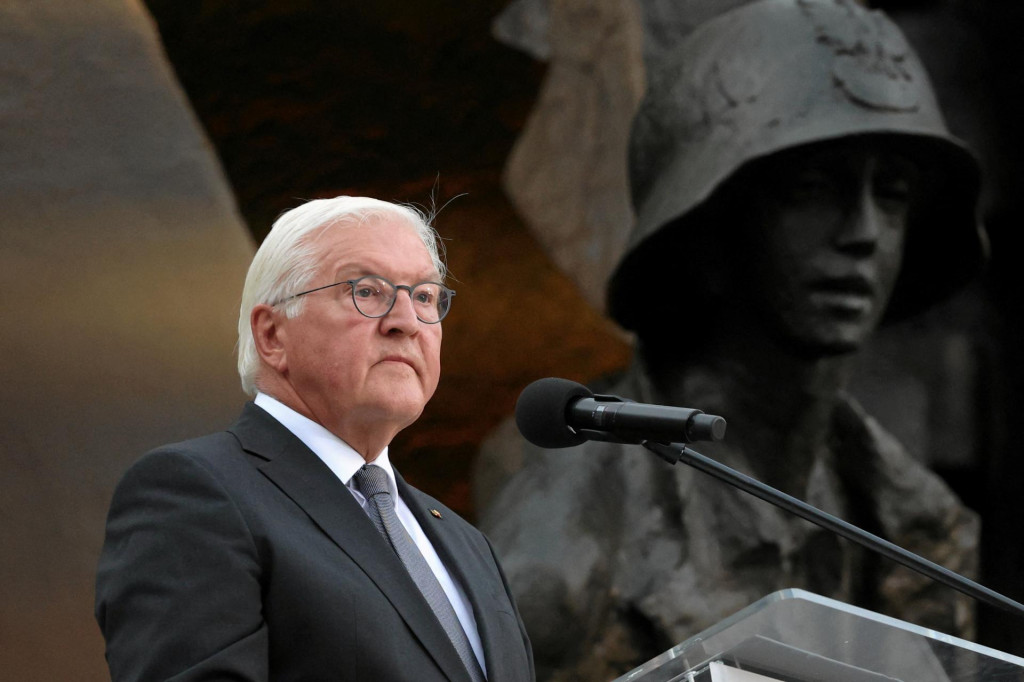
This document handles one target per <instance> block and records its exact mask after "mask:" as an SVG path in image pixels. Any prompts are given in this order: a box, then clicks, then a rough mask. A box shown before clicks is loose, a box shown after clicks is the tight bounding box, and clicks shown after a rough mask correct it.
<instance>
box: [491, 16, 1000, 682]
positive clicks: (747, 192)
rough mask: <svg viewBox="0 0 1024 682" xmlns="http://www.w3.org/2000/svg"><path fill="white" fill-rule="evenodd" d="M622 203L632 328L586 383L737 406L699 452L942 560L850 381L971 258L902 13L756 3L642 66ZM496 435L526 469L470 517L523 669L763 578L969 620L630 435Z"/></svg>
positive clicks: (944, 541) (954, 149) (622, 286)
mask: <svg viewBox="0 0 1024 682" xmlns="http://www.w3.org/2000/svg"><path fill="white" fill-rule="evenodd" d="M630 178H631V182H632V192H633V202H634V206H635V208H636V212H637V225H636V229H635V232H634V234H633V237H632V240H631V242H630V244H629V247H628V249H627V252H626V254H625V256H624V257H623V259H622V261H621V262H620V264H619V265H618V268H617V269H616V271H615V273H614V275H613V277H612V279H611V282H610V285H609V290H608V301H609V309H610V311H611V314H612V316H613V317H614V318H615V319H616V320H617V321H618V322H619V323H620V324H622V325H623V326H624V327H626V328H628V329H631V330H633V331H635V332H636V334H637V338H638V344H637V352H636V357H635V361H634V363H633V365H632V367H630V369H629V370H628V371H627V372H626V373H625V375H624V376H622V377H619V378H618V380H617V381H616V382H615V383H614V384H612V385H610V386H609V385H604V386H600V387H595V388H598V389H599V390H600V392H602V393H612V394H617V395H621V396H626V397H628V398H632V399H634V400H638V401H640V402H645V403H657V404H669V405H682V406H689V407H697V408H700V409H703V410H705V411H707V412H709V413H712V414H720V415H722V416H724V417H726V418H727V419H728V420H729V432H728V437H727V438H726V440H725V441H724V442H723V443H712V444H702V447H699V448H698V449H699V450H700V451H701V452H703V453H704V454H707V455H709V456H712V457H714V458H716V459H718V460H719V461H722V462H724V463H726V464H728V465H729V466H731V467H733V468H736V469H739V470H741V471H744V472H746V473H748V474H750V475H753V476H755V477H757V478H759V479H760V480H762V481H765V482H766V483H768V484H770V485H772V486H773V487H776V488H779V489H781V490H783V491H784V492H786V493H789V494H790V495H793V496H796V497H799V498H801V499H804V500H807V501H808V502H810V503H811V504H813V505H815V506H817V507H819V508H822V509H824V510H825V511H828V512H830V513H832V514H833V515H835V516H838V517H840V518H844V519H846V520H848V521H850V522H852V523H855V524H857V525H859V526H861V527H865V528H867V529H868V530H870V531H872V532H874V533H876V534H879V535H882V536H884V537H886V538H887V539H889V540H891V541H893V542H895V543H896V544H899V545H901V546H903V547H906V548H908V549H910V550H911V551H914V552H917V553H919V554H923V555H925V556H927V557H928V558H931V559H933V560H935V561H939V562H940V563H942V564H944V565H946V566H948V567H949V568H951V569H953V570H955V571H958V572H962V573H967V574H971V573H973V572H974V570H975V569H976V560H977V542H978V527H977V519H976V517H975V515H974V514H973V513H972V512H971V511H969V510H967V509H965V508H964V507H963V505H962V504H961V503H960V502H959V500H958V499H957V498H956V497H955V495H953V493H952V492H951V491H950V490H949V488H948V487H947V486H946V485H945V484H944V483H943V482H942V481H941V480H940V479H939V478H938V477H937V476H935V475H934V474H933V473H931V472H929V471H928V470H926V469H925V468H924V467H923V466H922V465H921V464H920V463H919V462H917V461H915V460H914V459H913V458H912V457H911V456H910V455H909V454H908V453H907V452H906V451H905V450H904V449H903V448H902V447H901V445H900V444H899V443H898V442H896V441H895V439H894V438H893V437H892V436H891V435H890V434H888V433H887V432H885V431H884V430H883V429H882V428H881V427H880V425H879V424H878V423H877V422H876V421H875V420H873V419H871V418H870V417H869V416H868V415H867V414H865V412H864V410H863V409H862V408H861V407H860V406H859V405H858V404H857V403H856V402H855V401H854V400H853V399H852V398H851V397H850V396H849V395H848V394H847V393H846V392H845V390H844V388H845V385H846V381H847V377H848V375H849V373H850V371H851V367H852V363H853V360H854V359H855V352H856V351H857V349H859V348H860V347H861V346H862V345H863V344H864V342H865V341H866V340H867V339H868V337H869V336H870V335H871V333H872V332H873V331H874V329H875V328H876V327H877V326H878V325H879V324H880V323H881V322H882V321H883V320H885V319H897V318H900V317H903V316H906V315H909V314H910V313H912V312H914V311H917V310H921V309H923V308H925V307H926V306H928V305H929V304H931V303H932V302H934V301H935V300H937V299H938V298H940V297H941V296H942V295H944V294H945V293H947V292H949V291H951V290H952V289H955V288H956V287H957V286H959V285H960V284H961V283H962V282H963V281H964V279H965V278H966V277H968V276H970V275H971V274H973V273H974V272H976V270H977V267H978V265H979V263H980V261H981V256H982V253H983V241H982V239H981V237H980V233H979V230H978V225H977V221H976V216H975V211H976V202H977V197H978V185H979V179H978V169H977V166H976V164H975V162H974V160H973V158H972V157H971V156H970V154H969V153H968V152H967V151H966V150H965V149H964V148H963V147H962V146H961V145H960V144H959V143H958V142H957V141H956V140H954V139H952V138H951V137H950V136H949V134H948V133H947V132H946V129H945V125H944V123H943V121H942V117H941V115H940V113H939V110H938V107H937V104H936V102H935V99H934V96H933V94H932V92H931V88H930V86H929V84H928V80H927V77H926V75H925V73H924V71H923V68H922V66H921V64H920V62H919V61H918V60H917V58H916V57H915V55H914V54H913V52H912V51H911V50H910V48H909V46H908V45H907V43H906V41H905V40H904V38H903V36H902V35H901V34H900V33H899V31H898V29H897V28H896V27H895V25H893V24H892V23H891V22H890V21H889V20H888V19H887V18H886V17H884V16H883V15H881V14H879V13H877V12H869V11H868V10H865V9H864V8H863V7H861V6H860V5H858V4H857V3H855V2H852V1H851V0H760V1H757V2H752V3H750V4H748V5H745V6H743V7H741V8H738V9H735V10H733V11H731V12H728V13H726V14H723V15H722V16H720V17H718V18H716V19H713V20H711V21H709V22H708V23H706V24H704V25H703V26H701V27H699V28H697V29H696V30H695V31H694V32H693V34H691V35H690V36H689V37H688V38H687V39H686V40H685V41H684V42H683V43H681V44H680V45H679V46H678V47H677V49H676V50H675V51H674V52H672V54H671V55H670V56H669V57H668V58H667V60H666V62H665V63H663V64H661V65H660V67H659V68H658V69H657V70H656V71H655V72H653V73H652V74H651V80H650V83H649V85H648V94H647V97H646V99H645V101H644V103H643V105H642V106H641V109H640V111H639V113H638V115H637V118H636V121H635V124H634V128H633V134H632V138H631V164H630ZM521 447H523V448H525V450H520V451H519V452H518V453H512V452H511V451H510V449H509V448H508V447H507V446H505V447H500V446H496V445H492V446H491V447H490V448H488V449H487V450H485V451H484V452H483V453H482V455H481V459H480V462H479V465H480V466H481V471H485V470H494V469H495V468H497V467H499V466H502V462H507V461H520V462H521V463H522V468H521V469H520V470H519V471H518V472H516V473H514V474H512V475H511V476H510V477H509V478H508V479H507V480H505V481H503V482H502V484H501V485H500V486H498V488H499V492H498V493H497V494H496V495H495V496H494V498H493V499H492V500H491V501H490V504H489V505H487V508H486V509H485V510H484V511H483V513H482V515H481V526H482V527H483V528H484V529H485V530H486V531H487V532H488V533H489V535H490V536H491V537H492V538H493V539H494V542H495V544H496V546H498V547H499V548H500V550H501V552H502V556H503V557H504V558H505V565H506V568H507V570H508V572H509V578H510V581H511V583H512V585H513V589H514V590H515V592H516V595H517V596H518V597H519V605H520V608H521V609H522V612H523V617H524V620H525V621H526V624H527V627H528V629H529V631H530V636H531V638H532V641H533V644H534V649H535V653H536V656H537V669H538V677H539V678H543V679H550V680H580V679H583V680H602V679H605V680H606V679H610V678H611V677H613V676H614V675H615V674H617V673H622V672H624V671H626V670H628V669H629V668H630V667H632V666H635V665H638V664H639V663H641V662H643V661H644V660H646V659H647V658H650V657H652V656H654V655H655V654H657V653H659V652H661V651H662V650H664V649H667V648H668V647H670V646H671V645H672V644H675V643H678V642H681V641H683V640H684V639H686V638H688V637H690V636H692V635H694V634H696V633H698V632H700V631H701V630H703V629H705V628H707V627H710V626H711V625H713V624H714V623H716V622H718V621H720V620H721V619H722V618H724V617H726V616H728V615H729V614H731V613H733V612H735V611H737V610H739V609H740V608H742V607H744V606H746V605H747V604H749V603H751V602H753V601H755V600H757V599H759V598H760V597H762V596H764V595H766V594H768V593H770V592H773V591H775V590H778V589H782V588H788V587H800V588H804V589H807V590H810V591H813V592H817V593H819V594H823V595H826V596H830V597H833V598H837V599H840V600H843V601H846V602H849V603H854V604H858V605H861V606H865V607H867V608H870V609H874V610H878V611H883V612H885V613H888V614H891V615H894V616H897V617H899V618H903V619H906V620H909V621H912V622H915V623H918V624H920V625H925V626H929V627H933V628H936V629H938V630H942V631H945V632H950V633H955V634H960V635H969V634H970V633H971V627H972V617H971V609H970V604H969V603H967V602H966V600H965V599H964V598H963V597H962V596H961V595H958V594H957V593H955V592H952V591H951V590H949V589H947V588H944V587H942V586H939V585H936V584H934V583H932V582H930V581H929V580H928V579H926V578H922V577H920V576H918V575H916V574H913V573H911V572H910V571H908V570H906V569H903V568H901V567H899V566H896V565H895V564H893V563H891V562H887V561H885V560H883V559H881V558H880V557H877V556H873V555H870V554H869V553H867V552H865V551H863V550H862V549H861V548H859V547H857V546H853V545H850V544H847V543H845V542H843V541H841V540H839V539H838V538H837V537H836V536H834V535H833V534H831V533H829V532H827V531H824V530H821V529H819V528H817V527H815V526H812V525H810V524H808V523H806V522H804V521H801V520H800V519H797V518H795V517H793V516H791V515H789V514H787V513H786V512H783V511H781V510H778V509H776V508H774V507H771V506H769V505H767V504H766V503H764V502H762V501H760V500H758V499H756V498H753V497H751V496H749V495H746V494H745V493H743V492H740V491H738V490H735V489H733V488H730V487H728V486H727V485H725V484H724V483H721V482H719V481H716V480H714V479H711V478H709V477H707V476H706V475H705V474H702V473H700V472H697V471H695V470H694V469H690V468H686V467H678V468H676V469H671V468H669V467H667V466H666V465H665V463H664V462H662V461H660V460H658V459H656V458H655V457H653V456H652V455H650V454H649V453H646V451H644V450H643V449H642V448H640V447H638V446H623V445H616V444H612V443H596V442H589V443H586V444H584V445H581V446H578V447H575V448H571V449H567V450H561V451H554V452H548V451H543V450H540V449H538V448H533V447H531V446H527V445H523V446H521Z"/></svg>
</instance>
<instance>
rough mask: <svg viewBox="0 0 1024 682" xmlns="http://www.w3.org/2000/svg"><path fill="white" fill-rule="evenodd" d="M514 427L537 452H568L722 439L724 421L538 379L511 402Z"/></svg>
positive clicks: (566, 381) (688, 411) (561, 381)
mask: <svg viewBox="0 0 1024 682" xmlns="http://www.w3.org/2000/svg"><path fill="white" fill-rule="evenodd" d="M516 426H518V427H519V432H520V433H521V434H523V437H524V438H526V440H528V441H530V442H531V443H533V444H534V445H536V446H538V447H542V448H568V447H572V446H573V445H579V444H580V443H583V442H584V441H587V440H603V441H609V442H612V443H641V442H643V441H655V442H659V443H692V442H694V441H707V440H710V441H717V440H722V439H723V438H724V437H725V426H726V424H725V419H723V418H722V417H716V416H715V415H711V414H704V413H703V412H701V411H700V410H691V409H688V408H685V407H667V406H664V405H647V404H644V403H637V402H633V401H631V400H628V399H625V398H620V397H618V396H614V395H595V394H594V393H592V392H591V391H590V389H588V388H587V387H586V386H584V385H582V384H577V383H576V382H574V381H569V380H568V379H555V378H550V377H549V378H547V379H538V380H537V381H534V382H533V383H532V384H530V385H529V386H527V387H526V388H525V389H523V392H522V393H521V394H520V395H519V399H518V400H517V401H516Z"/></svg>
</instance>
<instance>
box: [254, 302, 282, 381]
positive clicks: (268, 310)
mask: <svg viewBox="0 0 1024 682" xmlns="http://www.w3.org/2000/svg"><path fill="white" fill-rule="evenodd" d="M284 319H285V317H284V313H282V312H281V311H280V310H278V309H277V308H274V307H273V306H269V305H267V304H266V303H260V304H259V305H257V306H255V307H253V309H252V312H251V313H249V327H250V329H252V338H253V341H254V342H255V344H256V352H257V353H259V356H260V359H262V360H263V362H264V364H266V365H268V366H269V367H272V368H274V369H275V370H277V372H278V373H279V374H283V373H284V372H285V370H286V369H287V368H288V356H287V352H286V351H285V343H284V341H285V331H284V329H283V328H282V325H281V323H282V322H283V321H284Z"/></svg>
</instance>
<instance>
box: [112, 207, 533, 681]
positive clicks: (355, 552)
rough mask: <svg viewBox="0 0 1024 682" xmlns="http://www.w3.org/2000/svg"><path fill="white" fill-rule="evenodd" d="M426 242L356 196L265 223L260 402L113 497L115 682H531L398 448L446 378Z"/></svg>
mask: <svg viewBox="0 0 1024 682" xmlns="http://www.w3.org/2000/svg"><path fill="white" fill-rule="evenodd" d="M437 245H438V241H437V236H436V233H435V232H434V231H433V228H431V227H430V226H429V225H428V221H427V219H426V218H425V217H424V216H422V215H420V214H419V213H418V212H416V211H413V210H411V209H409V208H406V207H403V206H398V205H395V204H390V203H386V202H382V201H378V200H375V199H368V198H354V197H338V198H335V199H325V200H318V201H312V202H309V203H307V204H305V205H303V206H300V207H299V208H296V209H294V210H292V211H290V212H288V213H285V214H284V215H283V216H282V217H281V218H280V219H279V220H278V221H277V222H276V223H275V225H274V227H273V229H272V230H271V232H270V234H269V235H268V236H267V238H266V240H265V241H264V242H263V244H262V246H261V247H260V249H259V251H258V252H257V254H256V256H255V258H254V259H253V263H252V265H251V267H250V269H249V274H248V277H247V278H246V283H245V290H244V292H243V295H242V305H241V311H240V316H239V349H238V353H239V360H238V366H239V373H240V374H241V377H242V384H243V387H244V388H245V390H246V391H248V392H250V393H251V394H254V395H255V400H254V401H253V402H252V403H249V404H247V405H246V406H245V409H244V410H243V412H242V415H241V417H240V418H239V420H238V421H237V422H236V423H235V424H234V425H233V426H231V427H230V428H228V429H227V430H226V431H223V432H221V433H217V434H213V435H209V436H205V437H202V438H198V439H195V440H191V441H186V442H183V443H178V444H174V445H168V446H165V447H162V448H159V449H157V450H155V451H153V452H151V453H149V454H147V455H146V456H145V457H143V458H142V459H141V460H140V461H139V462H137V463H136V464H135V465H134V466H133V467H132V468H131V469H130V470H129V471H128V473H127V474H126V475H125V477H124V478H123V480H122V481H121V483H120V484H119V485H118V488H117V491H116V493H115V495H114V498H113V502H112V505H111V509H110V515H109V518H108V522H107V535H106V542H105V544H104V548H103V553H102V556H101V558H100V562H99V570H98V578H97V589H96V617H97V620H98V621H99V624H100V627H101V629H102V630H103V634H104V636H105V638H106V641H107V660H108V663H109V666H110V671H111V675H112V678H113V679H114V680H117V681H120V680H157V679H175V680H225V679H232V680H353V681H361V680H394V681H396V682H397V681H399V680H410V681H411V680H416V681H418V682H419V681H423V680H438V681H440V680H453V681H454V680H459V681H461V682H469V681H470V680H474V681H482V680H485V679H486V680H491V681H492V682H498V681H502V680H508V681H509V682H512V681H519V680H530V679H532V677H533V668H532V665H533V664H532V654H531V651H530V645H529V641H528V639H527V637H526V634H525V631H524V630H523V627H522V624H521V621H520V620H519V616H518V613H517V611H516V607H515V604H514V602H513V600H512V597H511V595H510V593H509V590H508V587H507V585H506V583H505V580H504V577H503V575H502V572H501V568H500V567H499V565H498V562H497V559H496V557H495V555H494V553H493V551H492V549H491V547H490V545H489V544H488V541H487V540H486V539H485V538H484V537H483V536H482V535H481V534H480V533H479V532H478V531H477V530H475V529H474V528H473V527H471V526H470V525H469V524H468V523H466V522H465V521H464V520H462V519H461V518H459V517H458V516H457V515H456V514H455V513H454V512H452V511H451V510H449V509H447V508H446V507H445V506H444V505H442V504H441V503H440V502H438V501H437V500H434V499H433V498H431V497H429V496H427V495H425V494H424V493H422V492H420V491H418V490H416V489H415V488H412V487H411V486H409V485H408V484H407V483H406V482H405V481H404V480H402V477H401V476H400V475H399V474H398V472H397V471H395V469H394V467H393V466H392V464H391V461H390V459H389V452H388V444H389V443H390V442H391V440H392V438H393V437H394V436H395V434H397V433H398V432H399V431H401V430H402V429H403V428H405V427H407V426H409V425H410V424H412V423H413V422H414V421H415V420H416V419H417V417H418V416H419V415H420V413H421V411H422V410H423V407H424V405H425V404H426V402H427V401H428V400H429V399H430V397H431V395H432V394H433V393H434V389H435V388H436V386H437V382H438V377H439V374H440V347H441V324H440V323H441V320H442V319H443V318H444V316H445V315H446V314H447V313H448V311H449V309H450V307H451V304H452V299H453V297H454V295H455V292H454V291H451V290H450V289H448V288H447V287H445V286H444V284H442V281H443V278H444V274H445V273H444V266H443V263H442V261H441V258H440V256H439V252H438V246H437Z"/></svg>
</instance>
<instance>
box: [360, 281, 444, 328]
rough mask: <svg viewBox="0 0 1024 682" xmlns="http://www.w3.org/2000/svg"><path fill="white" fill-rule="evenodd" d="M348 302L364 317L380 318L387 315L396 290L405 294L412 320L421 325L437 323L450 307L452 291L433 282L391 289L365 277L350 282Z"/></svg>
mask: <svg viewBox="0 0 1024 682" xmlns="http://www.w3.org/2000/svg"><path fill="white" fill-rule="evenodd" d="M351 285H352V300H353V301H355V304H356V308H357V309H358V310H359V312H360V313H362V314H363V315H365V316H367V317H384V316H385V315H387V314H388V312H390V311H391V308H392V307H393V306H394V304H395V299H396V298H397V296H398V290H399V289H405V290H406V291H408V292H409V296H410V298H411V299H412V304H413V308H414V309H415V310H416V317H417V318H419V320H420V321H421V322H426V323H428V324H433V323H435V322H440V321H441V319H442V318H444V316H445V315H447V314H448V309H449V308H450V307H451V302H452V296H451V294H452V291H451V290H450V289H448V288H447V287H444V286H442V285H441V284H438V283H437V282H420V283H419V284H416V285H415V286H413V287H409V286H407V285H398V286H396V285H394V284H392V283H391V282H389V281H388V280H386V279H384V278H383V277H376V276H373V275H368V276H366V277H360V278H359V279H357V280H354V281H353V282H351Z"/></svg>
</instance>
